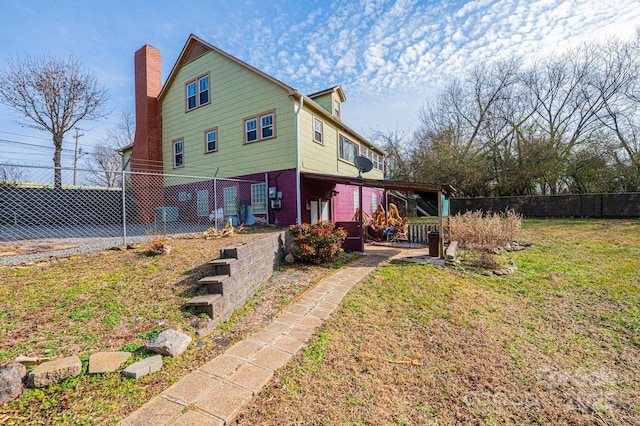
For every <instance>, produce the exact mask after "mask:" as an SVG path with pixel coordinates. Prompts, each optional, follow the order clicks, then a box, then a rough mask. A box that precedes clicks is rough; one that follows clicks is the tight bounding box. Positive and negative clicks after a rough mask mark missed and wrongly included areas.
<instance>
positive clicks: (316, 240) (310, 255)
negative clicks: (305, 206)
mask: <svg viewBox="0 0 640 426" xmlns="http://www.w3.org/2000/svg"><path fill="white" fill-rule="evenodd" d="M289 232H291V235H292V236H293V242H292V243H291V254H292V255H293V257H294V258H295V259H296V260H297V261H299V262H305V263H325V262H329V261H331V260H333V259H334V258H335V257H336V256H337V254H338V253H340V251H341V250H342V248H341V246H342V242H343V241H344V239H345V238H346V237H347V233H346V231H345V230H344V229H342V228H336V226H335V225H334V224H333V223H331V222H319V223H317V224H315V225H309V224H307V223H303V224H301V225H292V226H290V227H289Z"/></svg>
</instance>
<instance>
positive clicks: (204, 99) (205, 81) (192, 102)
mask: <svg viewBox="0 0 640 426" xmlns="http://www.w3.org/2000/svg"><path fill="white" fill-rule="evenodd" d="M208 103H209V75H208V74H207V75H203V76H200V77H198V78H196V79H195V80H192V81H189V82H187V111H191V110H193V109H196V108H198V107H201V106H203V105H206V104H208Z"/></svg>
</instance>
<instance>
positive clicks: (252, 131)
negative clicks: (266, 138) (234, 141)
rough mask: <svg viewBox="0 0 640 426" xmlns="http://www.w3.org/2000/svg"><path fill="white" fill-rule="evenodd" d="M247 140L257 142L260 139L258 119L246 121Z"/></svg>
mask: <svg viewBox="0 0 640 426" xmlns="http://www.w3.org/2000/svg"><path fill="white" fill-rule="evenodd" d="M245 130H246V141H247V143H249V142H255V141H257V140H258V119H257V118H252V119H250V120H247V121H246V122H245Z"/></svg>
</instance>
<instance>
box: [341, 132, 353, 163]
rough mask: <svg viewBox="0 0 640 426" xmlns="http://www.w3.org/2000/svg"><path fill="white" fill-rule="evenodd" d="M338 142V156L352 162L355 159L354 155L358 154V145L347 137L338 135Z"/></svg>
mask: <svg viewBox="0 0 640 426" xmlns="http://www.w3.org/2000/svg"><path fill="white" fill-rule="evenodd" d="M339 144H340V158H341V159H343V160H345V161H348V162H349V163H354V162H355V161H356V157H357V156H358V145H357V144H355V143H353V142H351V141H350V140H349V139H347V138H345V137H344V136H342V135H340V138H339Z"/></svg>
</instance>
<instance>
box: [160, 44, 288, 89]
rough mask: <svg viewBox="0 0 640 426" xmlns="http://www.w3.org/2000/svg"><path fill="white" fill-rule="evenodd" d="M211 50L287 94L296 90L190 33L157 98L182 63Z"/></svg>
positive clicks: (170, 81) (169, 84)
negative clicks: (273, 84) (278, 87)
mask: <svg viewBox="0 0 640 426" xmlns="http://www.w3.org/2000/svg"><path fill="white" fill-rule="evenodd" d="M211 51H214V52H216V53H218V54H219V55H222V56H224V57H225V58H227V59H229V60H231V61H233V62H235V63H236V64H238V65H240V66H242V67H244V68H247V69H248V70H250V71H253V72H254V73H256V74H258V75H260V76H262V77H264V78H265V79H267V80H269V81H271V82H272V83H275V84H277V85H278V86H280V87H282V88H283V89H285V90H286V91H287V92H288V93H289V95H293V94H294V93H295V91H296V90H295V89H294V88H292V87H291V86H289V85H287V84H284V83H283V82H281V81H280V80H278V79H275V78H273V77H271V76H270V75H269V74H266V73H264V72H262V71H260V70H259V69H257V68H255V67H252V66H251V65H249V64H247V63H246V62H244V61H241V60H240V59H238V58H236V57H235V56H232V55H230V54H228V53H227V52H225V51H224V50H221V49H218V48H217V47H215V46H214V45H212V44H209V43H207V42H206V41H204V40H202V39H201V38H199V37H197V36H195V35H193V34H191V35H190V36H189V38H188V39H187V42H186V43H185V45H184V47H183V48H182V52H180V56H178V60H177V61H176V63H175V64H174V65H173V68H172V69H171V72H170V73H169V77H168V78H167V81H166V82H165V84H164V86H162V90H161V91H160V94H159V95H158V99H159V100H162V98H163V97H164V95H165V94H166V92H167V89H168V87H169V86H171V83H173V80H174V79H175V77H176V75H177V74H178V70H179V69H180V68H182V67H183V66H184V65H186V64H188V63H189V62H192V61H194V60H196V59H198V58H199V57H201V56H202V55H204V54H206V53H209V52H211Z"/></svg>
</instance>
